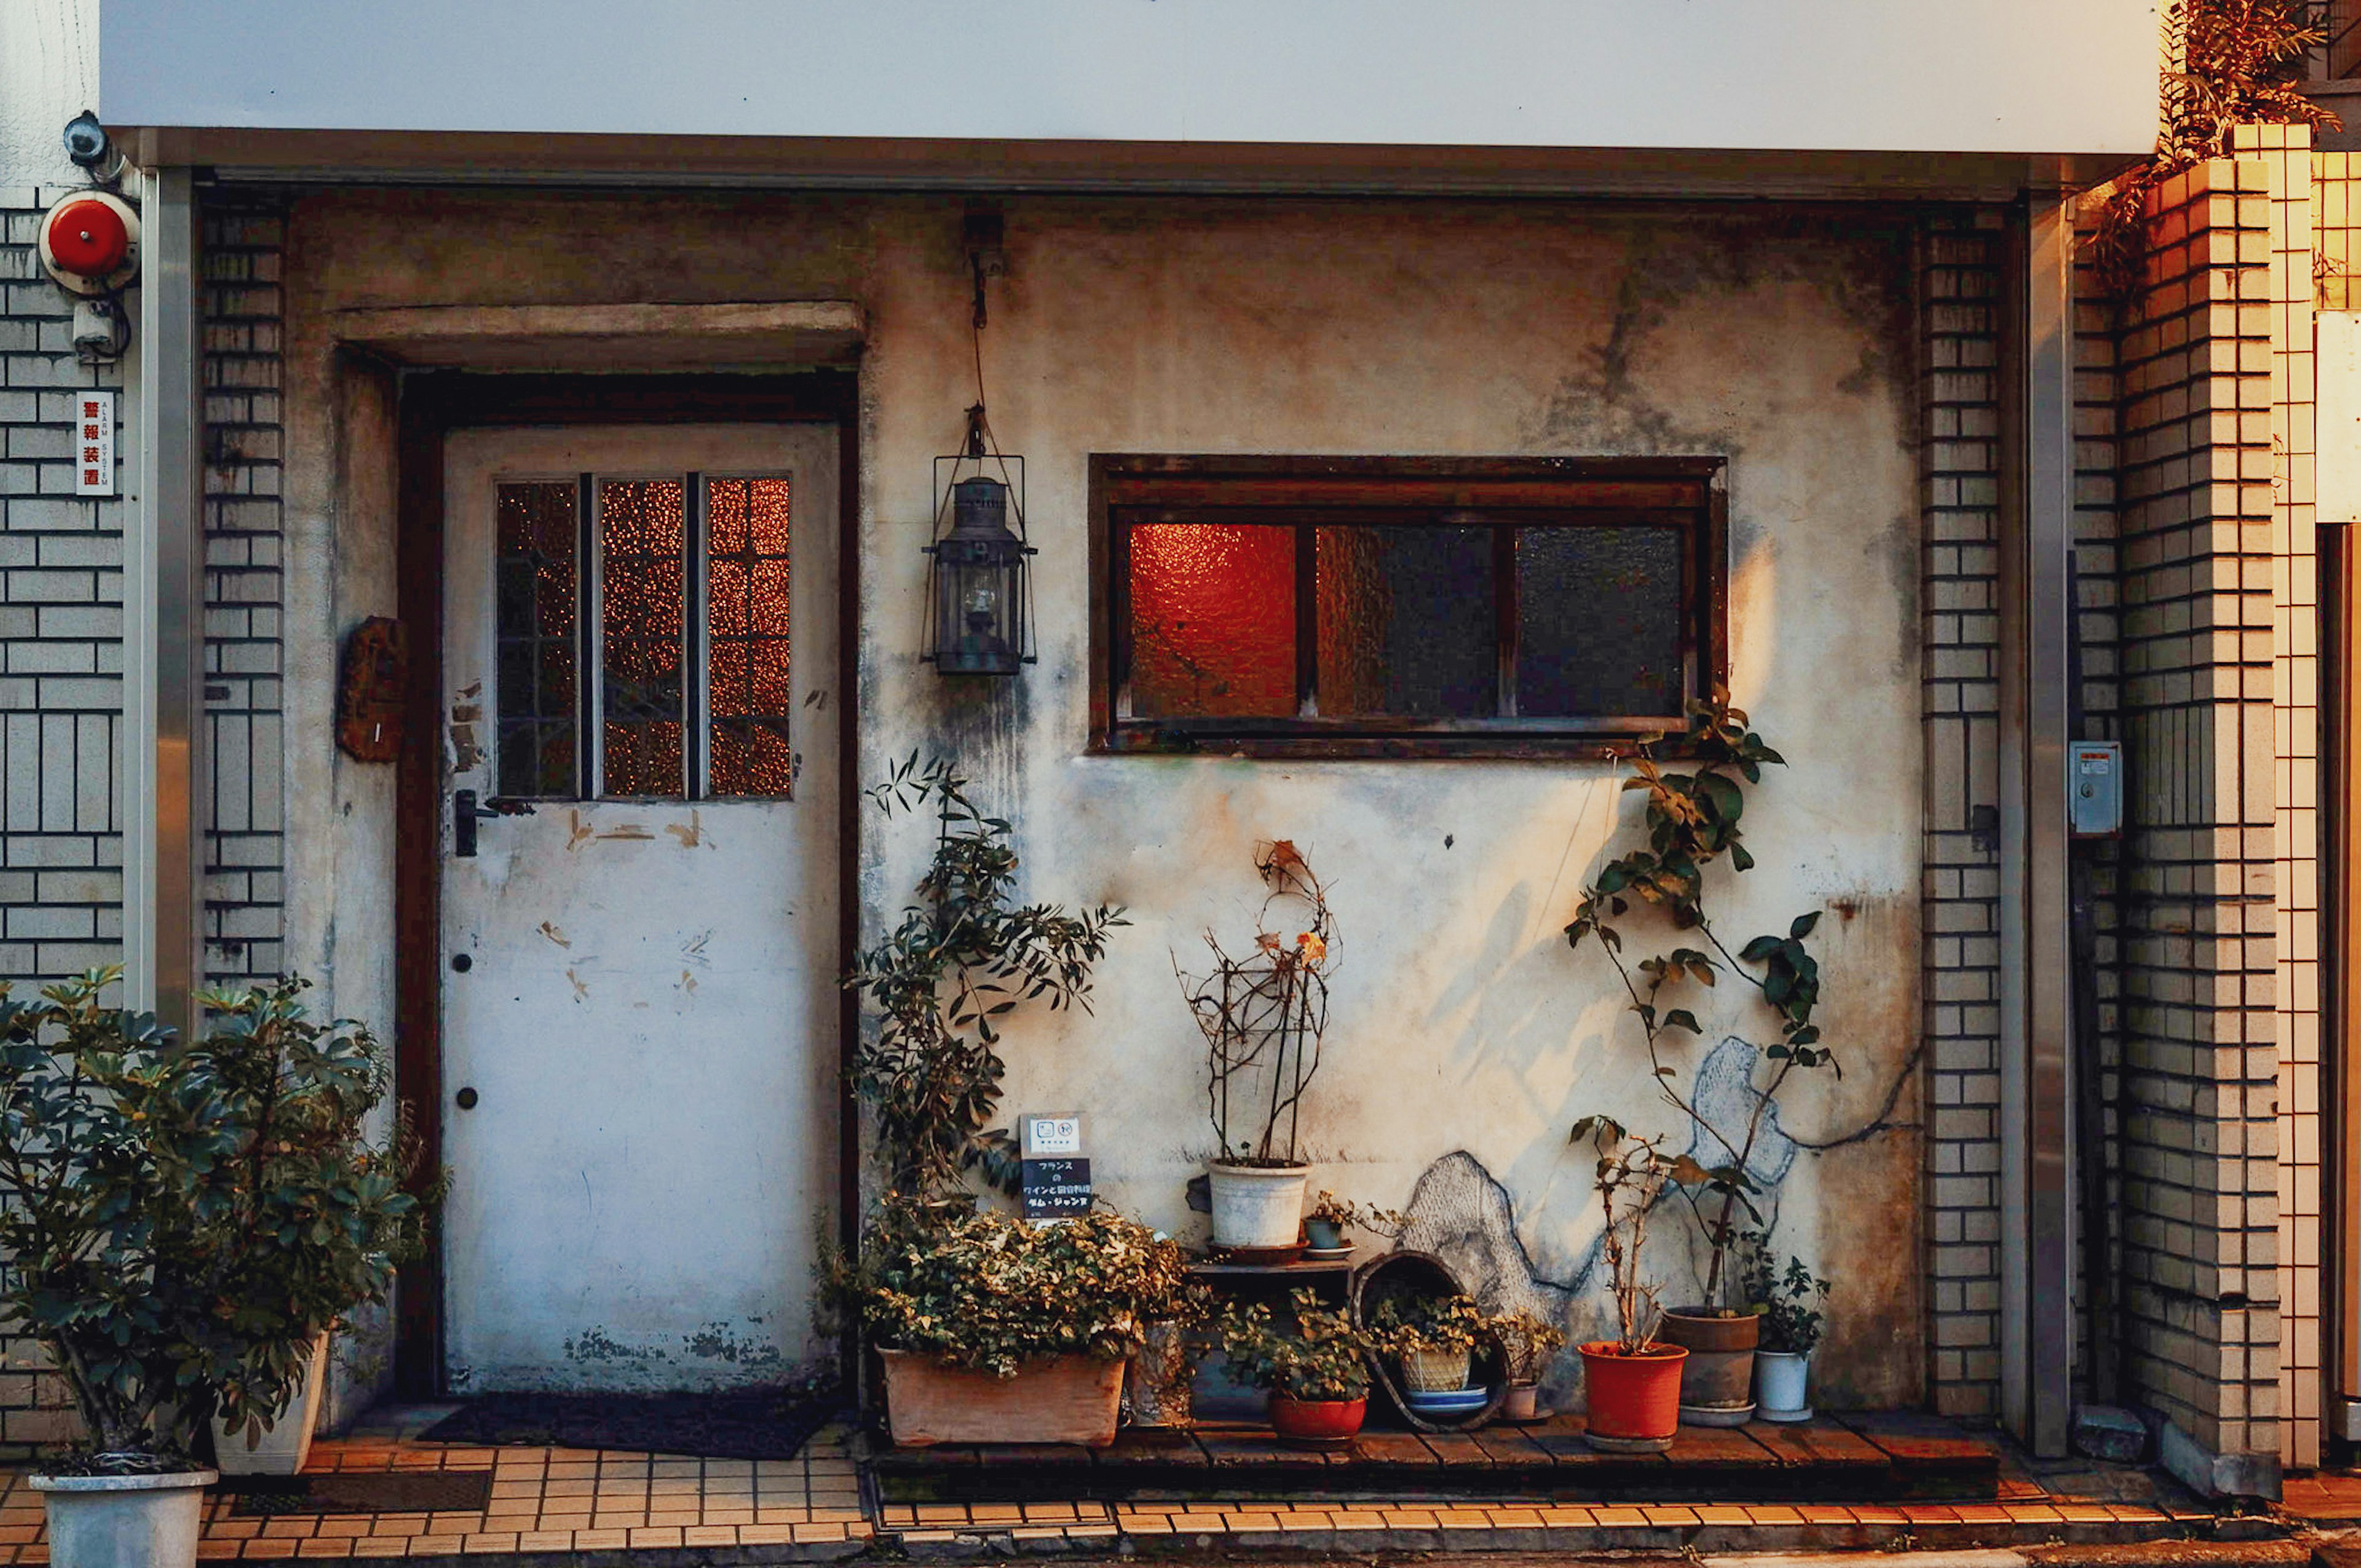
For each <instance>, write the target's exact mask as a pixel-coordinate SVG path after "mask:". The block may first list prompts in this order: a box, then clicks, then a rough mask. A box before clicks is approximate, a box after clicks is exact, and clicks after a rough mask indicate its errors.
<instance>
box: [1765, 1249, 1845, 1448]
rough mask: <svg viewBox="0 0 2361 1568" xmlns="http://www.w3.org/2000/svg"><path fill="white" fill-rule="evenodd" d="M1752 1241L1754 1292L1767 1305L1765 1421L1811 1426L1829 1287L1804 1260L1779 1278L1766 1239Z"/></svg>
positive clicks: (1796, 1261) (1795, 1259)
mask: <svg viewBox="0 0 2361 1568" xmlns="http://www.w3.org/2000/svg"><path fill="white" fill-rule="evenodd" d="M1749 1239H1750V1240H1751V1241H1752V1242H1754V1243H1755V1244H1756V1245H1755V1247H1754V1250H1753V1251H1752V1255H1751V1256H1750V1257H1749V1259H1748V1264H1747V1284H1748V1288H1749V1289H1750V1291H1751V1292H1752V1294H1753V1295H1754V1296H1755V1297H1756V1298H1757V1299H1760V1300H1761V1301H1763V1303H1764V1306H1763V1344H1762V1348H1761V1349H1760V1350H1758V1351H1757V1352H1756V1353H1755V1357H1754V1376H1755V1381H1756V1383H1757V1384H1758V1385H1759V1389H1758V1391H1759V1393H1760V1395H1761V1402H1762V1409H1761V1415H1762V1417H1763V1420H1766V1421H1807V1420H1811V1419H1812V1406H1811V1401H1810V1383H1811V1374H1812V1352H1813V1351H1814V1350H1815V1349H1817V1347H1818V1345H1819V1343H1820V1311H1819V1309H1820V1307H1821V1306H1822V1305H1823V1304H1825V1303H1826V1302H1827V1300H1828V1281H1827V1280H1825V1279H1823V1278H1821V1277H1819V1276H1817V1275H1816V1274H1814V1273H1813V1272H1812V1271H1811V1270H1810V1269H1808V1268H1806V1267H1805V1266H1804V1260H1803V1259H1802V1258H1800V1257H1791V1258H1789V1259H1788V1260H1787V1269H1786V1272H1785V1273H1784V1274H1783V1275H1780V1276H1779V1277H1776V1278H1774V1277H1773V1275H1772V1272H1771V1256H1770V1254H1769V1253H1768V1252H1766V1251H1764V1250H1763V1248H1762V1243H1763V1237H1761V1236H1753V1237H1750V1238H1749Z"/></svg>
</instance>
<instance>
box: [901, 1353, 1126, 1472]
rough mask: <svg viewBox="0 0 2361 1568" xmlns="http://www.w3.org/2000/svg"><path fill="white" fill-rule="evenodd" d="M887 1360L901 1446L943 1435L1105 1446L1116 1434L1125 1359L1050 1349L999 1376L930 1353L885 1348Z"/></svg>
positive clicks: (936, 1440) (934, 1440)
mask: <svg viewBox="0 0 2361 1568" xmlns="http://www.w3.org/2000/svg"><path fill="white" fill-rule="evenodd" d="M877 1354H878V1356H879V1358H880V1359H881V1360H883V1361H884V1364H885V1421H886V1425H887V1426H889V1427H891V1428H892V1429H893V1432H894V1441H895V1443H897V1444H899V1445H900V1446H902V1447H904V1448H926V1447H929V1446H931V1445H933V1444H935V1443H939V1442H1078V1443H1082V1444H1083V1445H1084V1446H1085V1447H1089V1448H1104V1447H1105V1446H1106V1445H1107V1444H1109V1443H1111V1442H1114V1441H1115V1420H1116V1418H1117V1417H1118V1416H1119V1415H1120V1414H1121V1413H1122V1409H1123V1369H1124V1365H1125V1364H1124V1363H1123V1362H1120V1361H1102V1360H1100V1359H1099V1358H1098V1357H1097V1356H1094V1355H1045V1356H1043V1357H1041V1358H1040V1359H1039V1360H1038V1361H1028V1362H1027V1363H1025V1365H1022V1366H1020V1367H1018V1368H1017V1369H1016V1376H1014V1377H994V1376H993V1375H992V1374H991V1373H989V1372H974V1371H971V1370H969V1369H968V1368H966V1367H964V1366H944V1365H939V1364H938V1363H937V1362H935V1361H934V1360H933V1359H932V1358H931V1357H928V1356H924V1355H913V1354H910V1353H909V1352H907V1351H902V1350H880V1351H879V1352H878V1353H877Z"/></svg>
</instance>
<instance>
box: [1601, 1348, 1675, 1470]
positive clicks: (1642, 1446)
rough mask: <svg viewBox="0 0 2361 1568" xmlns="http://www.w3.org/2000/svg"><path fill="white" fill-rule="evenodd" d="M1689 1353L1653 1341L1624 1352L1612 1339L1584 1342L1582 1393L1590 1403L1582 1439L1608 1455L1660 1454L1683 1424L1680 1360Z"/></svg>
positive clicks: (1669, 1444)
mask: <svg viewBox="0 0 2361 1568" xmlns="http://www.w3.org/2000/svg"><path fill="white" fill-rule="evenodd" d="M1688 1356H1689V1353H1688V1352H1687V1351H1686V1350H1685V1349H1683V1348H1682V1347H1681V1346H1679V1345H1676V1344H1653V1345H1650V1346H1649V1347H1648V1348H1647V1349H1645V1350H1643V1351H1642V1352H1641V1353H1640V1354H1637V1355H1625V1354H1621V1353H1620V1351H1619V1350H1618V1349H1617V1347H1616V1344H1615V1342H1614V1341H1613V1340H1593V1341H1591V1342H1590V1343H1587V1344H1586V1345H1584V1346H1582V1383H1583V1393H1584V1397H1585V1398H1586V1400H1587V1403H1588V1406H1589V1416H1588V1419H1587V1421H1586V1422H1585V1431H1584V1432H1583V1438H1584V1441H1586V1442H1588V1443H1589V1444H1590V1445H1591V1446H1592V1447H1593V1448H1601V1449H1605V1450H1607V1451H1609V1453H1661V1452H1662V1451H1664V1449H1667V1448H1670V1447H1672V1445H1673V1434H1674V1433H1675V1432H1676V1431H1679V1430H1680V1425H1681V1364H1682V1363H1683V1362H1686V1360H1687V1359H1688Z"/></svg>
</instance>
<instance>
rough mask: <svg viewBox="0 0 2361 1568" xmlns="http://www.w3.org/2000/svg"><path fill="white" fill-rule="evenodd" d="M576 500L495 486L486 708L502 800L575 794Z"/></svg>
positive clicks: (552, 490) (566, 492) (547, 489)
mask: <svg viewBox="0 0 2361 1568" xmlns="http://www.w3.org/2000/svg"><path fill="white" fill-rule="evenodd" d="M576 500H577V492H576V489H575V487H574V485H573V484H572V483H571V482H568V481H565V480H556V481H544V482H540V483H533V484H514V485H502V486H500V492H499V496H498V505H497V507H496V508H495V515H496V518H497V520H498V531H499V545H498V554H497V555H496V556H495V558H494V561H493V564H492V574H493V583H494V588H495V592H494V598H495V601H496V608H495V611H494V644H495V651H494V669H493V687H494V689H493V696H492V712H493V715H494V718H496V720H497V723H496V725H495V727H494V728H495V733H494V740H493V744H494V746H495V747H496V749H497V751H496V755H495V758H494V763H493V772H494V774H495V776H496V777H497V779H498V780H499V789H500V794H502V795H537V796H544V797H545V796H552V795H555V796H560V797H570V796H573V795H579V794H580V793H581V786H580V784H579V783H578V781H577V779H576V777H575V772H576V765H577V747H576V745H575V740H574V736H575V729H574V639H575V634H576V630H577V628H576V625H575V605H576V603H577V583H576V581H575V560H574V557H575V554H576V550H577V543H578V542H579V540H580V538H581V530H580V526H579V523H578V521H577V517H576V515H575V509H576Z"/></svg>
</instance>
